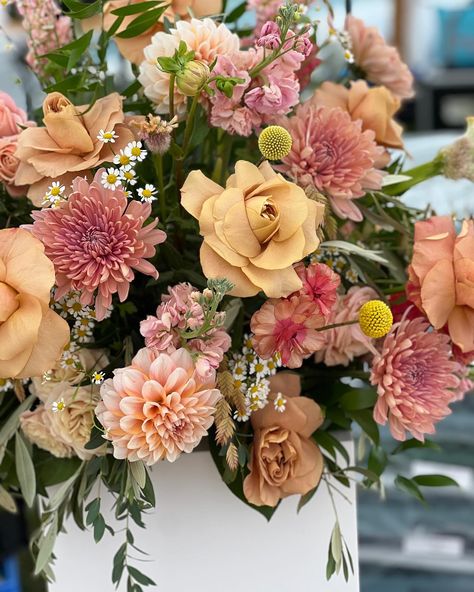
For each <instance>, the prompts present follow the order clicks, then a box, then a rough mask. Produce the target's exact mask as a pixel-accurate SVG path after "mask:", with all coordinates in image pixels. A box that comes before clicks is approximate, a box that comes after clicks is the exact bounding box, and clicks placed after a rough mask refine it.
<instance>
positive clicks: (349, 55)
mask: <svg viewBox="0 0 474 592" xmlns="http://www.w3.org/2000/svg"><path fill="white" fill-rule="evenodd" d="M344 59H345V60H346V62H348V63H349V64H353V63H354V54H353V53H352V51H351V50H350V49H346V50H345V52H344Z"/></svg>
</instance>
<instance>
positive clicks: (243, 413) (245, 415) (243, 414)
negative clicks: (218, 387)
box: [234, 407, 250, 423]
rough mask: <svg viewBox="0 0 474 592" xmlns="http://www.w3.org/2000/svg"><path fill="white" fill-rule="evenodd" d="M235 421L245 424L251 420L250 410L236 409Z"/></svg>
mask: <svg viewBox="0 0 474 592" xmlns="http://www.w3.org/2000/svg"><path fill="white" fill-rule="evenodd" d="M234 419H235V421H240V422H242V423H243V422H244V421H248V420H249V419H250V410H249V409H247V407H246V408H245V409H240V410H239V409H236V410H235V411H234Z"/></svg>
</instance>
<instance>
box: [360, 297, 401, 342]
mask: <svg viewBox="0 0 474 592" xmlns="http://www.w3.org/2000/svg"><path fill="white" fill-rule="evenodd" d="M359 325H360V328H361V329H362V332H363V333H364V335H367V337H372V338H373V339H378V338H380V337H385V335H387V333H388V332H389V331H390V329H391V328H392V325H393V315H392V311H391V310H390V307H389V306H387V305H386V304H385V302H382V301H381V300H369V302H366V303H365V304H364V305H363V306H362V307H361V309H360V311H359Z"/></svg>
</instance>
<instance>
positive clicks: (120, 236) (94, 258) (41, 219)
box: [31, 169, 166, 320]
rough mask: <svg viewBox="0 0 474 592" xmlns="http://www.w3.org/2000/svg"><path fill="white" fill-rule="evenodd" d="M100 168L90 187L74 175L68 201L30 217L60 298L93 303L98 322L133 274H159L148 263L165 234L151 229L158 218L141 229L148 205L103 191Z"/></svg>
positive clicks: (125, 289) (118, 192) (126, 288)
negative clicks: (74, 296)
mask: <svg viewBox="0 0 474 592" xmlns="http://www.w3.org/2000/svg"><path fill="white" fill-rule="evenodd" d="M102 172H103V169H101V170H99V171H98V172H97V173H96V176H95V179H94V181H93V182H92V183H91V184H90V185H89V183H88V182H87V181H86V180H85V179H83V178H82V177H76V179H75V180H74V182H73V191H72V193H71V195H70V196H69V199H68V200H67V201H64V202H62V203H60V205H59V206H58V207H56V208H51V209H44V210H41V211H35V212H33V213H32V217H33V218H34V220H35V222H34V224H33V225H32V226H31V231H32V233H33V234H34V236H36V237H37V238H39V239H40V240H41V242H42V243H43V244H44V246H45V253H46V255H47V256H48V257H49V259H51V261H52V262H53V264H54V269H55V272H56V283H57V286H58V288H57V290H56V293H55V296H56V298H57V299H59V298H61V297H62V296H64V295H65V294H67V293H68V292H69V291H71V290H78V291H79V292H80V293H81V303H82V304H84V305H87V304H91V303H93V302H94V296H95V293H96V291H97V296H96V297H95V307H96V315H97V319H98V320H101V319H103V318H104V316H105V314H106V313H107V309H108V308H109V307H110V305H111V303H112V295H113V294H115V293H118V295H119V298H120V301H121V302H123V301H124V300H125V299H126V298H127V296H128V291H129V287H130V282H132V281H133V279H134V277H135V274H134V271H140V272H142V273H145V274H147V275H151V276H152V277H154V278H157V277H158V271H157V270H156V268H155V267H154V266H153V265H152V264H151V263H150V262H149V261H147V259H150V258H151V257H153V256H154V254H155V245H157V244H160V243H162V242H164V240H165V239H166V234H165V233H164V232H163V231H162V230H158V229H156V228H155V227H156V225H157V223H158V220H157V219H155V220H154V221H153V222H151V223H150V224H148V225H147V226H144V224H145V221H146V220H147V218H149V217H150V214H151V205H150V204H145V203H140V202H138V201H131V202H130V203H128V201H127V198H126V197H125V194H124V192H123V190H122V189H121V188H117V189H115V190H110V189H105V187H103V186H102V184H101V182H100V179H101V175H102Z"/></svg>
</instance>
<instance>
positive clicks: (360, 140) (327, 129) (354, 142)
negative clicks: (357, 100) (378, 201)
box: [279, 101, 384, 222]
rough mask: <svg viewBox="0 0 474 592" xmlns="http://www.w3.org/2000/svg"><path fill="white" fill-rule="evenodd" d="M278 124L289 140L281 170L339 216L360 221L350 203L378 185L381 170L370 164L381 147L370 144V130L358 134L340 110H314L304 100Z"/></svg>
mask: <svg viewBox="0 0 474 592" xmlns="http://www.w3.org/2000/svg"><path fill="white" fill-rule="evenodd" d="M279 123H280V124H281V125H282V126H283V127H286V128H287V129H288V131H289V132H290V134H291V137H292V138H293V146H292V149H291V152H290V154H289V155H288V156H287V157H286V158H284V159H283V165H282V166H281V170H282V171H283V172H285V173H287V174H288V175H289V176H290V177H291V178H292V179H294V180H295V182H297V183H299V184H300V185H302V186H303V187H307V186H310V185H314V187H316V189H318V190H319V191H321V192H322V193H325V194H327V195H328V196H329V199H330V202H331V206H332V209H333V210H334V212H335V213H336V214H337V216H339V217H340V218H349V219H350V220H354V221H356V222H360V221H361V220H362V214H361V212H360V210H359V208H358V207H357V206H356V204H355V203H354V200H355V199H357V198H359V197H362V196H363V195H364V194H365V193H366V191H367V190H370V189H373V190H377V189H380V188H381V186H382V172H381V171H379V170H377V169H376V168H375V166H376V163H377V161H378V159H379V158H380V157H381V156H382V155H383V154H384V149H383V148H382V147H380V146H377V144H376V143H375V134H374V132H373V131H372V130H366V131H362V128H361V122H360V121H352V120H351V117H350V115H349V114H348V113H347V112H345V111H343V110H342V109H340V108H334V109H332V108H329V107H324V106H322V107H315V106H314V105H312V104H311V102H309V101H307V102H306V103H303V104H302V105H300V106H299V107H298V108H297V110H296V115H295V116H294V117H291V118H284V119H281V121H280V122H279Z"/></svg>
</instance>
